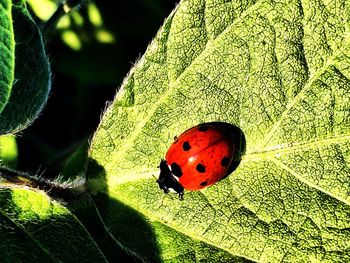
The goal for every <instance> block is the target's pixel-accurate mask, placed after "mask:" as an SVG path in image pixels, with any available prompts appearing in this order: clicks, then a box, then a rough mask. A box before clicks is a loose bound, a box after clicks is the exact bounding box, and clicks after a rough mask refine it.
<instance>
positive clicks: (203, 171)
mask: <svg viewBox="0 0 350 263" xmlns="http://www.w3.org/2000/svg"><path fill="white" fill-rule="evenodd" d="M196 170H197V171H198V172H200V173H205V166H204V165H203V164H201V163H199V164H197V166H196Z"/></svg>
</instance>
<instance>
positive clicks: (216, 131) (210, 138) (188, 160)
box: [157, 122, 238, 200]
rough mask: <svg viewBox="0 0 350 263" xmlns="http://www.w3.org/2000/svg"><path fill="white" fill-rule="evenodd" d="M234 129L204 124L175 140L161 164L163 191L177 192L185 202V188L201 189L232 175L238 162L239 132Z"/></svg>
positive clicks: (160, 185) (159, 180) (215, 124)
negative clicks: (233, 165) (234, 165)
mask: <svg viewBox="0 0 350 263" xmlns="http://www.w3.org/2000/svg"><path fill="white" fill-rule="evenodd" d="M231 126H232V127H235V126H233V125H230V124H228V123H223V122H211V123H203V124H200V125H197V126H195V127H192V128H190V129H188V130H186V131H185V132H183V133H182V134H181V135H180V136H179V137H175V138H174V142H173V143H172V145H171V146H170V148H169V149H168V151H167V153H166V155H165V159H162V160H161V161H160V164H159V169H160V173H159V178H158V180H157V183H158V185H159V188H160V189H162V190H163V191H164V193H169V192H174V193H177V194H178V195H179V198H180V200H182V199H183V194H184V189H186V190H189V191H196V190H200V189H202V188H204V187H208V186H210V185H212V184H214V183H216V182H218V181H220V180H221V179H223V178H225V177H226V176H227V175H229V174H230V173H231V172H232V171H233V170H232V164H233V163H234V162H235V161H236V159H237V158H235V156H236V155H237V154H236V152H237V132H236V131H235V129H232V127H231ZM235 128H236V129H238V128H237V127H235Z"/></svg>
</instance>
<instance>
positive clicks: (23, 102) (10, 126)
mask: <svg viewBox="0 0 350 263" xmlns="http://www.w3.org/2000/svg"><path fill="white" fill-rule="evenodd" d="M12 17H13V21H14V23H13V26H14V31H15V40H16V59H15V60H16V62H15V64H16V67H15V81H14V86H13V88H12V92H11V96H10V99H9V101H8V103H7V105H6V107H5V108H4V110H3V112H2V113H1V114H0V134H6V133H15V132H18V131H19V130H22V129H24V128H25V127H27V126H28V125H29V124H30V123H31V122H33V120H34V119H35V118H36V117H37V116H38V114H39V113H40V112H41V110H42V108H43V107H44V105H45V103H46V101H47V98H48V93H49V91H50V87H51V72H50V67H49V62H48V58H47V55H46V53H45V49H44V43H43V39H42V36H41V33H40V31H39V28H38V27H37V25H36V24H35V22H34V21H33V19H32V18H31V17H30V14H29V13H28V11H27V10H26V9H25V8H24V7H23V6H22V5H15V6H13V9H12Z"/></svg>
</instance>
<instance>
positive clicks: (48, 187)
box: [0, 166, 85, 202]
mask: <svg viewBox="0 0 350 263" xmlns="http://www.w3.org/2000/svg"><path fill="white" fill-rule="evenodd" d="M1 184H4V185H15V186H22V187H24V186H26V187H30V188H34V189H40V190H43V191H45V192H46V193H47V194H48V195H49V196H51V197H52V198H54V199H56V200H62V201H65V202H69V201H72V200H77V199H79V198H80V197H81V195H82V194H85V189H84V187H82V186H77V187H75V186H74V185H65V184H60V183H58V182H57V181H50V180H46V179H44V178H41V177H40V176H35V175H34V176H33V175H30V174H28V173H25V172H21V171H17V170H13V169H10V168H7V167H2V166H0V187H1Z"/></svg>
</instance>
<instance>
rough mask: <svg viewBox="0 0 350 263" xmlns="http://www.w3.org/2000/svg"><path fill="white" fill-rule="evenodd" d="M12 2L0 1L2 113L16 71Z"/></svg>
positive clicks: (0, 98) (0, 90) (0, 106)
mask: <svg viewBox="0 0 350 263" xmlns="http://www.w3.org/2000/svg"><path fill="white" fill-rule="evenodd" d="M11 7H12V5H11V1H10V0H0V61H1V63H0V113H1V111H2V110H3V108H4V107H5V105H6V103H7V101H8V99H9V97H10V93H11V88H12V82H13V78H14V70H15V65H14V62H15V55H14V51H15V42H14V38H13V28H12V17H11Z"/></svg>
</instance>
